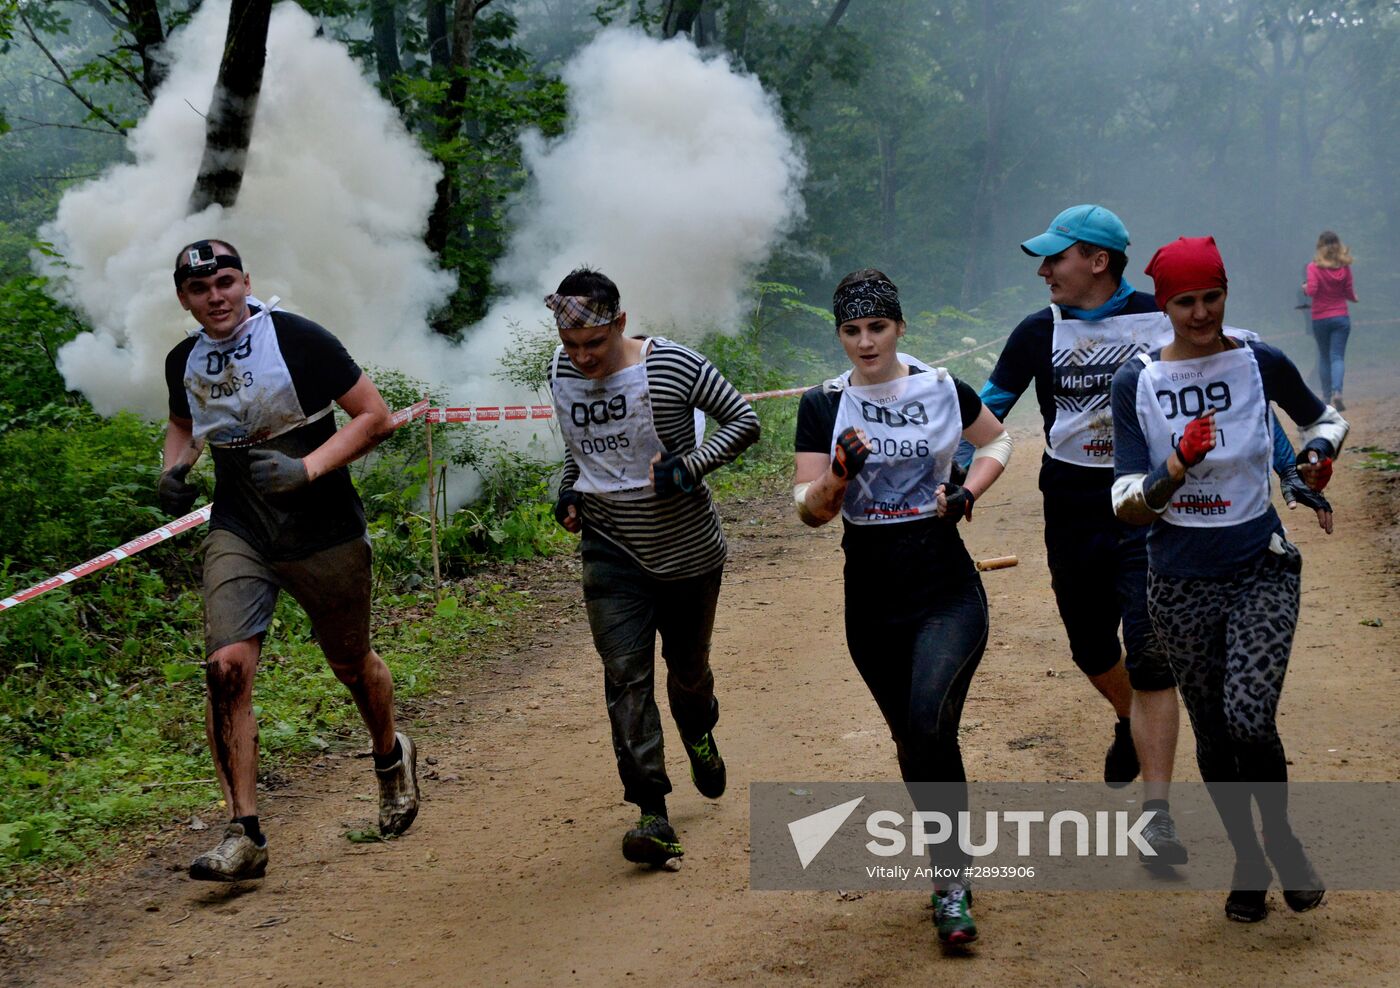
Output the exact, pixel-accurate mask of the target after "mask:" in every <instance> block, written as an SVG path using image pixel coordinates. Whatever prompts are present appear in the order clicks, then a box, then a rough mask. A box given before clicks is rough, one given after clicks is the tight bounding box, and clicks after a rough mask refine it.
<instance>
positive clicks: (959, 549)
mask: <svg viewBox="0 0 1400 988" xmlns="http://www.w3.org/2000/svg"><path fill="white" fill-rule="evenodd" d="M910 373H913V374H918V373H922V371H921V370H920V368H917V367H913V368H910ZM953 384H954V386H955V387H956V388H957V392H958V411H959V414H960V415H961V418H962V426H963V428H964V429H966V428H967V427H968V426H970V425H972V423H973V422H975V421H977V416H978V415H980V414H981V413H982V399H981V398H978V397H977V392H976V391H973V390H972V388H970V387H969V386H968V385H966V384H964V383H963V382H962V381H960V380H958V379H957V378H953ZM840 403H841V394H840V392H837V391H825V390H823V388H821V387H816V388H812V389H811V390H810V391H808V392H807V393H806V394H804V395H803V396H802V403H801V404H800V405H799V406H798V408H797V440H796V443H795V447H796V451H797V452H799V453H821V454H823V455H829V454H830V453H831V441H832V437H833V434H834V433H835V430H836V413H837V409H838V407H839V406H840ZM841 521H842V524H843V525H844V527H845V533H844V535H843V536H842V538H841V548H842V549H844V550H845V552H846V580H847V583H848V585H849V584H850V582H851V581H852V580H870V581H872V582H871V587H870V589H871V598H870V599H871V603H872V605H876V606H880V607H892V608H894V609H895V610H898V611H901V612H907V611H908V610H909V609H911V608H916V607H918V606H919V605H921V604H922V603H925V602H926V599H927V595H928V591H929V590H936V589H938V588H939V587H945V586H948V585H950V584H955V583H962V582H965V581H966V580H967V579H969V578H974V579H975V578H976V575H977V570H976V567H974V566H973V565H972V557H971V556H969V555H968V554H967V549H966V547H964V546H963V542H962V538H961V536H959V535H958V529H957V525H955V524H953V523H952V522H949V521H945V520H943V519H942V518H919V519H915V520H913V521H905V522H896V523H893V524H888V525H852V524H851V523H850V522H848V521H846V519H845V518H844V517H843V518H842V519H841ZM882 574H883V575H882ZM877 582H878V583H879V586H878V587H877V586H876V583H877ZM848 589H849V587H848Z"/></svg>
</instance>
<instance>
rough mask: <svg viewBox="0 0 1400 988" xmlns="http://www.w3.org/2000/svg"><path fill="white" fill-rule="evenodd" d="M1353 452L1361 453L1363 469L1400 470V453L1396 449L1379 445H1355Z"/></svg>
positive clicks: (1387, 471) (1388, 471) (1392, 471)
mask: <svg viewBox="0 0 1400 988" xmlns="http://www.w3.org/2000/svg"><path fill="white" fill-rule="evenodd" d="M1351 452H1352V453H1353V454H1360V455H1361V457H1362V460H1361V468H1362V469H1363V470H1380V471H1381V472H1383V473H1394V472H1396V471H1400V453H1397V452H1395V451H1394V450H1389V449H1381V448H1380V447H1379V446H1353V447H1352V448H1351Z"/></svg>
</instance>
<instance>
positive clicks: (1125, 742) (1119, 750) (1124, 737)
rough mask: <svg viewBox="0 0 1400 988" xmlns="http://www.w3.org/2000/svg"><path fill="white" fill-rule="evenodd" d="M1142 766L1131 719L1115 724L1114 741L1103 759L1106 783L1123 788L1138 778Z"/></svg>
mask: <svg viewBox="0 0 1400 988" xmlns="http://www.w3.org/2000/svg"><path fill="white" fill-rule="evenodd" d="M1141 768H1142V766H1140V765H1139V764H1138V756H1137V748H1135V747H1134V746H1133V728H1132V725H1131V723H1130V722H1129V721H1126V720H1119V721H1118V723H1117V724H1114V725H1113V743H1112V744H1111V745H1109V746H1108V754H1107V755H1105V756H1104V760H1103V781H1104V785H1106V786H1109V787H1110V788H1113V789H1122V788H1123V787H1124V786H1126V785H1127V784H1128V783H1129V782H1132V781H1133V780H1134V779H1136V778H1137V775H1138V772H1139V771H1141Z"/></svg>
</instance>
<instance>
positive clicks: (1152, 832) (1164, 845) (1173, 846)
mask: <svg viewBox="0 0 1400 988" xmlns="http://www.w3.org/2000/svg"><path fill="white" fill-rule="evenodd" d="M1142 839H1143V840H1145V841H1146V842H1147V846H1148V847H1150V848H1152V850H1153V851H1155V852H1156V855H1155V856H1152V855H1148V854H1146V853H1144V852H1142V851H1138V860H1139V861H1141V862H1142V863H1143V864H1151V865H1184V864H1185V863H1186V862H1187V860H1188V859H1189V858H1190V856H1191V855H1190V854H1188V853H1187V851H1186V845H1185V844H1183V843H1181V838H1180V837H1178V836H1177V834H1176V821H1175V820H1173V819H1172V815H1171V814H1170V813H1168V812H1167V811H1166V810H1157V811H1155V812H1154V813H1153V814H1152V819H1151V820H1148V821H1147V824H1146V826H1144V827H1143V828H1142Z"/></svg>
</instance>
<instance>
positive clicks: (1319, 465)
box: [1298, 449, 1332, 491]
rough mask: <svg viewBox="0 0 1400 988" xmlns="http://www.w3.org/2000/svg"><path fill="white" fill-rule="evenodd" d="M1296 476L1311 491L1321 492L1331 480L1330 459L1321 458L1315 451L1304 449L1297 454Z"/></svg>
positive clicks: (1326, 457) (1328, 457)
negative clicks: (1301, 479)
mask: <svg viewBox="0 0 1400 988" xmlns="http://www.w3.org/2000/svg"><path fill="white" fill-rule="evenodd" d="M1298 475H1299V476H1300V477H1302V478H1303V482H1304V483H1305V484H1307V485H1308V486H1309V487H1311V488H1312V489H1313V490H1315V491H1320V490H1322V489H1323V488H1324V487H1326V486H1327V482H1328V481H1330V480H1331V479H1332V457H1330V456H1323V455H1322V454H1321V453H1319V452H1318V451H1317V450H1315V449H1304V450H1303V451H1302V452H1301V453H1299V454H1298Z"/></svg>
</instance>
